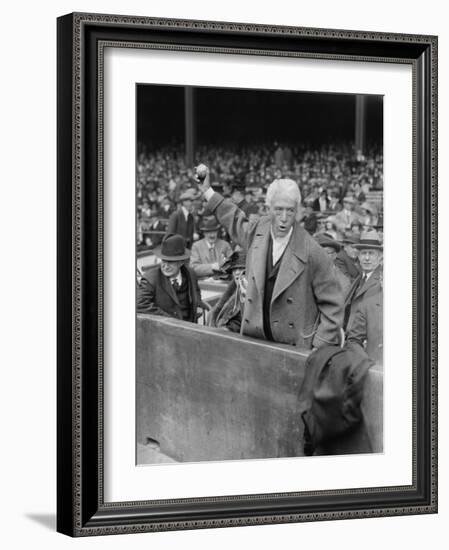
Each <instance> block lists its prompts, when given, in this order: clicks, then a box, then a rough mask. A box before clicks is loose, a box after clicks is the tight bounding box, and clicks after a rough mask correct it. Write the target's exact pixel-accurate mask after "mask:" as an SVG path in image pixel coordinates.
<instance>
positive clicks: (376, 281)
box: [354, 266, 381, 298]
mask: <svg viewBox="0 0 449 550" xmlns="http://www.w3.org/2000/svg"><path fill="white" fill-rule="evenodd" d="M380 270H381V267H380V266H378V267H376V269H375V270H374V272H373V274H372V275H371V277H370V278H369V279H368V280H367V281H366V282H365V284H364V285H363V286H362V288H359V289H358V290H357V292H356V293H355V296H354V297H355V298H358V297H359V296H361V295H362V294H365V292H366V291H367V290H368V289H370V288H371V287H372V286H375V285H378V284H379V279H380ZM361 277H362V274H360V277H359V278H358V279H357V280H358V281H360V279H361Z"/></svg>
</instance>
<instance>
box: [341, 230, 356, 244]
mask: <svg viewBox="0 0 449 550" xmlns="http://www.w3.org/2000/svg"><path fill="white" fill-rule="evenodd" d="M341 242H342V243H343V244H352V245H355V244H358V243H359V242H360V237H359V235H357V234H355V233H349V232H348V233H346V234H345V235H344V236H343V238H342V240H341Z"/></svg>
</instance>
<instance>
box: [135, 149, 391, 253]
mask: <svg viewBox="0 0 449 550" xmlns="http://www.w3.org/2000/svg"><path fill="white" fill-rule="evenodd" d="M200 162H201V163H205V164H207V165H208V166H209V167H210V172H211V182H212V186H213V187H214V188H215V189H216V190H218V191H220V192H221V193H222V194H223V195H225V196H231V195H232V192H233V190H234V189H235V188H238V189H240V191H241V192H242V191H243V193H244V198H245V201H246V203H247V204H248V205H249V211H250V212H251V214H250V215H251V216H254V215H256V216H257V215H262V214H264V213H265V205H264V200H265V190H266V188H267V186H268V185H269V184H270V183H271V182H272V181H273V180H274V179H276V178H290V179H293V180H294V181H296V182H297V184H298V186H299V188H300V190H301V196H302V201H303V206H304V220H303V223H304V226H305V227H306V229H307V230H308V231H309V232H310V233H311V234H315V233H319V232H323V231H326V232H328V233H329V234H332V236H333V237H334V238H337V239H339V238H342V237H343V236H344V233H346V232H348V231H350V232H352V233H360V232H361V231H363V230H364V229H367V228H368V227H374V228H376V229H377V230H380V232H382V195H383V193H382V191H383V155H382V149H381V148H380V147H371V148H369V149H368V150H367V151H365V152H364V154H363V155H362V154H361V153H360V152H357V151H355V150H354V147H353V146H352V145H351V144H338V145H326V146H323V147H321V148H314V147H311V146H306V145H292V144H280V143H279V144H278V143H275V144H271V145H257V146H252V147H249V146H248V147H239V148H238V147H235V146H229V147H217V146H199V147H198V148H197V150H196V153H195V161H194V165H196V164H199V163H200ZM192 187H193V188H194V187H195V179H194V167H193V166H188V165H187V163H186V157H185V149H184V147H183V146H174V145H171V146H167V147H164V148H160V149H158V150H151V151H148V150H147V149H146V148H145V147H144V146H140V147H139V152H138V158H137V222H138V227H137V241H138V242H137V244H138V247H139V248H144V249H145V248H154V247H155V246H157V245H159V244H160V242H161V240H162V237H163V234H164V230H165V228H166V222H167V220H168V218H169V217H170V215H171V214H172V213H173V212H174V211H175V210H176V208H177V206H178V205H179V199H180V196H181V194H182V193H184V192H185V191H186V190H187V189H189V188H192ZM348 197H350V198H352V199H353V204H352V206H351V210H353V211H354V212H355V215H354V216H353V217H351V219H350V221H348V222H347V223H346V222H345V218H344V217H342V214H340V216H338V213H339V211H341V210H343V207H344V206H345V208H346V206H348V208H349V205H347V204H346V203H345V202H344V200H345V198H346V199H348ZM204 214H205V213H204V204H203V203H202V201H201V199H197V200H195V201H194V211H193V215H194V217H195V226H196V227H197V228H198V227H199V226H200V225H201V220H202V217H203V215H204ZM197 237H200V235H198V234H196V235H195V238H197Z"/></svg>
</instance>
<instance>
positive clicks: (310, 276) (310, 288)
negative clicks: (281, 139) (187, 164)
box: [197, 165, 344, 349]
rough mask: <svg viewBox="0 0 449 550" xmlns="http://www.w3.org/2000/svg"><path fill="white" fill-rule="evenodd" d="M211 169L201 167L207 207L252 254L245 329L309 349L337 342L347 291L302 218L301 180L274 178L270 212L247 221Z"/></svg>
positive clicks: (201, 186)
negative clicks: (213, 181)
mask: <svg viewBox="0 0 449 550" xmlns="http://www.w3.org/2000/svg"><path fill="white" fill-rule="evenodd" d="M208 172H209V171H208V168H207V167H206V166H205V165H200V166H198V167H197V174H198V176H197V177H198V182H199V189H200V190H201V192H202V193H203V195H204V197H205V198H206V199H207V201H208V204H207V207H208V209H209V210H210V211H211V212H213V213H214V214H215V216H216V218H217V219H218V221H219V223H220V224H221V225H223V226H224V227H225V228H226V230H227V231H228V233H229V234H230V236H231V239H232V240H233V241H234V242H236V243H237V244H239V245H240V246H241V247H242V248H243V249H244V250H247V254H248V260H247V262H246V279H247V280H248V287H247V289H246V300H245V306H244V315H243V320H242V327H241V333H242V334H244V335H247V336H251V337H253V338H260V339H264V340H271V341H274V342H279V343H284V344H290V345H293V346H297V347H301V348H305V349H310V348H312V349H313V348H319V347H321V346H324V345H328V344H339V343H340V340H341V326H342V322H343V313H344V311H343V295H342V292H341V289H340V285H339V283H338V281H337V279H336V276H335V273H334V269H333V267H332V262H331V260H330V259H329V258H328V256H327V254H326V253H325V252H324V251H323V250H322V248H321V247H320V246H319V245H318V243H317V242H316V241H315V240H314V239H313V237H311V236H310V235H309V234H308V233H307V232H306V231H305V230H304V228H303V227H301V226H300V224H299V220H300V219H301V211H300V204H301V193H300V191H299V187H298V185H297V183H296V182H295V181H293V180H291V179H277V180H274V181H273V182H272V183H271V184H270V185H269V187H268V189H267V194H266V203H267V206H268V209H269V215H268V216H263V217H261V218H259V219H257V220H254V222H251V223H248V220H247V218H246V216H245V214H244V213H243V212H242V211H241V210H240V209H239V208H238V207H237V206H236V205H235V204H234V203H233V202H232V201H228V200H226V199H224V198H223V197H222V196H221V195H220V194H218V193H215V192H214V191H213V189H212V188H211V187H210V181H209V176H208ZM203 174H204V176H203Z"/></svg>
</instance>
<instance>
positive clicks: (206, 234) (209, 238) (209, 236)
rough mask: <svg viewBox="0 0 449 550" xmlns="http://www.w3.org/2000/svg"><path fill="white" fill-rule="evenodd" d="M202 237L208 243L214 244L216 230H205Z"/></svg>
mask: <svg viewBox="0 0 449 550" xmlns="http://www.w3.org/2000/svg"><path fill="white" fill-rule="evenodd" d="M204 238H205V239H206V241H207V242H208V243H209V244H215V243H216V241H217V231H205V232H204Z"/></svg>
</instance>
